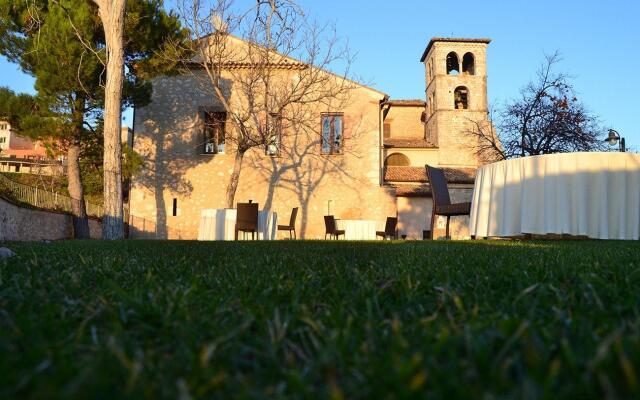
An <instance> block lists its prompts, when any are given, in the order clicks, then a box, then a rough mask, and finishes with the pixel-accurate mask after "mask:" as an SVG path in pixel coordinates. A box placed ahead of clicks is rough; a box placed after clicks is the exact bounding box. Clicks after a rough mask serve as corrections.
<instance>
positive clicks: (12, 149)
mask: <svg viewBox="0 0 640 400" xmlns="http://www.w3.org/2000/svg"><path fill="white" fill-rule="evenodd" d="M58 164H59V162H56V161H54V160H51V159H50V158H49V156H48V154H47V150H46V148H45V146H44V144H43V143H42V142H40V141H34V140H31V139H30V138H28V137H25V136H20V135H19V134H18V133H17V132H16V131H15V130H14V129H12V128H11V124H10V123H9V122H7V121H0V171H4V172H28V173H36V172H39V173H45V174H48V173H50V172H51V168H50V167H51V166H52V165H58Z"/></svg>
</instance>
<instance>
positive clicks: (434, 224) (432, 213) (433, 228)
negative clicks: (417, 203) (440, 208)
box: [431, 208, 436, 240]
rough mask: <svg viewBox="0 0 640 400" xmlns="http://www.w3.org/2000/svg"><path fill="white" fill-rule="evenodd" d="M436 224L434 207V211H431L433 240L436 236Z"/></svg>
mask: <svg viewBox="0 0 640 400" xmlns="http://www.w3.org/2000/svg"><path fill="white" fill-rule="evenodd" d="M435 226H436V212H435V208H434V209H433V211H432V212H431V240H434V239H435V238H436V235H435Z"/></svg>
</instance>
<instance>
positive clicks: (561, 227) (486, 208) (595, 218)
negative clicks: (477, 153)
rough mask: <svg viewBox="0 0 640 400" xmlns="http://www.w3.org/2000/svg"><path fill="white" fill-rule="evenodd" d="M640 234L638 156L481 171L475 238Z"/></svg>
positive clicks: (523, 162) (576, 156)
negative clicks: (552, 234)
mask: <svg viewBox="0 0 640 400" xmlns="http://www.w3.org/2000/svg"><path fill="white" fill-rule="evenodd" d="M639 231H640V155H637V154H632V153H613V152H612V153H567V154H550V155H544V156H535V157H524V158H518V159H512V160H507V161H500V162H497V163H494V164H489V165H485V166H483V167H481V168H480V169H478V172H477V176H476V181H475V186H474V189H473V200H472V206H471V218H470V233H471V235H476V236H478V237H486V236H518V235H521V234H523V233H532V234H541V235H543V234H547V233H555V234H572V235H584V236H588V237H590V238H597V239H638V236H639Z"/></svg>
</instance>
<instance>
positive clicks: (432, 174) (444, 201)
mask: <svg viewBox="0 0 640 400" xmlns="http://www.w3.org/2000/svg"><path fill="white" fill-rule="evenodd" d="M427 178H428V179H429V185H430V186H431V196H433V205H434V206H445V205H448V204H451V198H450V197H449V187H448V186H447V178H446V177H445V176H444V171H443V170H442V169H440V168H434V167H432V166H430V165H427Z"/></svg>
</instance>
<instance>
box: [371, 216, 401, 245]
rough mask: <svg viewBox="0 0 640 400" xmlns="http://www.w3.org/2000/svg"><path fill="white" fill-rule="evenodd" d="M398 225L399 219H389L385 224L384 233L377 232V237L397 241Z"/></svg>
mask: <svg viewBox="0 0 640 400" xmlns="http://www.w3.org/2000/svg"><path fill="white" fill-rule="evenodd" d="M397 225H398V218H395V217H387V222H386V223H385V224H384V231H376V237H377V236H382V239H383V240H384V239H386V238H393V239H397V238H398V235H396V226H397Z"/></svg>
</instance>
